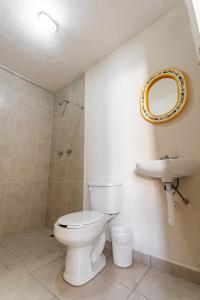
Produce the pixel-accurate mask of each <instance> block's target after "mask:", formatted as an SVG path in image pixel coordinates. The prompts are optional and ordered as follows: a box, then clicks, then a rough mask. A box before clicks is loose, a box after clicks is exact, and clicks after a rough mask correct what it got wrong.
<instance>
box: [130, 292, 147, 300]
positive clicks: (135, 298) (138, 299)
mask: <svg viewBox="0 0 200 300" xmlns="http://www.w3.org/2000/svg"><path fill="white" fill-rule="evenodd" d="M127 300H148V298H146V297H144V296H142V295H139V294H136V293H135V292H133V293H132V294H131V295H130V297H128V298H127Z"/></svg>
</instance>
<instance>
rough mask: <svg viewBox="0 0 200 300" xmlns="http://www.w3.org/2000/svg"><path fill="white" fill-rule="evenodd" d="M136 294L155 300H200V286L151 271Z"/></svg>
mask: <svg viewBox="0 0 200 300" xmlns="http://www.w3.org/2000/svg"><path fill="white" fill-rule="evenodd" d="M136 292H138V293H139V294H142V295H144V296H145V297H147V298H149V299H153V300H180V299H181V300H199V299H200V286H199V285H197V284H194V283H192V282H189V281H185V280H184V279H180V278H178V277H175V276H173V275H170V274H167V273H164V272H161V271H158V270H155V269H153V268H152V269H151V270H150V271H149V272H148V273H147V275H146V276H145V277H144V279H143V280H142V281H141V283H140V284H139V285H138V287H137V288H136Z"/></svg>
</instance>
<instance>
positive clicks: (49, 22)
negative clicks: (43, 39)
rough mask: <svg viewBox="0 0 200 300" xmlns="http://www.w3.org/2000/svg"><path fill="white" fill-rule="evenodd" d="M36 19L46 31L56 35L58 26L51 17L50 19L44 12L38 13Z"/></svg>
mask: <svg viewBox="0 0 200 300" xmlns="http://www.w3.org/2000/svg"><path fill="white" fill-rule="evenodd" d="M38 19H39V21H40V24H41V25H42V26H43V27H44V28H46V29H48V30H49V31H50V32H51V33H56V31H58V24H57V23H56V21H54V19H53V18H52V17H50V16H49V15H48V14H47V13H45V12H44V11H41V12H39V14H38Z"/></svg>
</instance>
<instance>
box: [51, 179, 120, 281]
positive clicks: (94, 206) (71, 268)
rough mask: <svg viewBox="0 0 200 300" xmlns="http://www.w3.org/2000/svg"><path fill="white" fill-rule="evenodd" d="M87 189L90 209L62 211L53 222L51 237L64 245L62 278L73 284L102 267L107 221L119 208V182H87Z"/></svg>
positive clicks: (97, 271)
mask: <svg viewBox="0 0 200 300" xmlns="http://www.w3.org/2000/svg"><path fill="white" fill-rule="evenodd" d="M88 191H89V199H90V208H91V210H85V211H80V212H76V213H71V214H67V215H64V216H62V217H60V218H59V219H58V220H57V221H56V223H55V224H54V236H55V238H56V239H57V240H58V241H59V242H60V243H62V244H63V245H65V246H66V247H67V253H66V262H65V270H64V274H63V278H64V280H65V281H66V282H68V283H70V284H72V285H75V286H79V285H82V284H84V283H86V282H88V281H89V280H91V279H92V278H93V277H95V276H96V275H97V274H98V273H99V272H100V271H101V270H102V269H103V268H104V267H105V265H106V258H105V255H104V254H103V250H104V246H105V243H106V229H107V225H108V222H109V221H110V220H112V219H113V218H114V217H115V216H116V215H117V214H118V213H119V212H120V191H121V183H118V182H110V181H107V182H99V181H98V182H96V181H95V182H89V183H88Z"/></svg>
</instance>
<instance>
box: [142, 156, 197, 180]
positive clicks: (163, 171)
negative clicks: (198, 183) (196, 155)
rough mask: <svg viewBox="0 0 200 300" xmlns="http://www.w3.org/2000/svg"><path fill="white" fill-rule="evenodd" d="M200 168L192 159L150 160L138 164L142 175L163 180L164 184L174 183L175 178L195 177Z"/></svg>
mask: <svg viewBox="0 0 200 300" xmlns="http://www.w3.org/2000/svg"><path fill="white" fill-rule="evenodd" d="M199 166H200V165H199V162H198V161H197V160H195V159H190V158H176V159H163V160H161V159H160V160H150V161H143V162H140V163H137V164H136V168H137V170H138V171H139V172H140V173H142V174H144V175H146V176H150V177H157V178H161V179H162V181H163V182H172V181H173V178H180V177H184V176H192V175H195V174H196V173H197V171H198V169H199Z"/></svg>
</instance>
